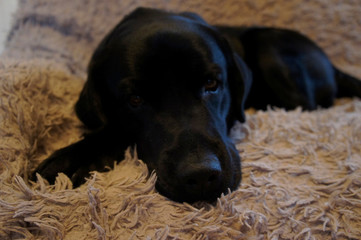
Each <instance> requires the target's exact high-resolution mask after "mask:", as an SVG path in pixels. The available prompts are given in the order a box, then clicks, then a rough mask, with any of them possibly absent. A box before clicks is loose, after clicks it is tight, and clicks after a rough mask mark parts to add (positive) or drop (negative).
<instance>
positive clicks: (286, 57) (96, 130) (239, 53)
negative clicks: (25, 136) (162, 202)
mask: <svg viewBox="0 0 361 240" xmlns="http://www.w3.org/2000/svg"><path fill="white" fill-rule="evenodd" d="M252 74H253V83H252ZM247 96H248V99H247ZM336 96H358V97H361V82H360V81H358V80H357V79H355V78H353V77H351V76H348V75H346V74H343V73H342V72H340V71H339V70H337V69H335V68H334V67H333V65H332V64H331V63H330V61H329V60H328V58H327V57H326V55H325V54H324V53H323V52H322V50H321V49H320V48H318V47H317V46H316V45H315V44H314V43H313V42H311V41H310V40H308V39H307V38H305V37H304V36H302V35H300V34H298V33H295V32H293V31H289V30H279V29H272V28H249V29H247V28H244V29H242V28H230V27H212V26H210V25H208V24H207V23H206V22H205V21H204V20H203V19H201V18H200V17H199V16H198V15H196V14H192V13H182V14H173V13H167V12H163V11H159V10H152V9H144V8H140V9H137V10H136V11H134V12H133V13H131V14H130V15H129V16H127V17H126V18H125V19H124V20H123V21H121V22H120V23H119V24H118V25H117V26H116V27H115V29H114V30H113V31H111V33H110V34H109V35H108V36H107V37H106V38H105V39H104V40H103V41H102V42H101V44H100V45H99V47H98V48H97V50H96V51H95V53H94V55H93V57H92V60H91V62H90V65H89V72H88V81H87V83H86V84H85V86H84V89H83V91H82V93H81V95H80V98H79V100H78V102H77V104H76V112H77V115H78V117H79V119H80V120H81V121H82V122H83V123H84V124H85V126H86V127H88V128H89V129H90V131H91V133H90V134H87V135H86V136H85V137H84V139H83V140H81V141H79V142H77V143H75V144H73V145H70V146H69V147H66V148H63V149H60V150H58V151H57V152H55V153H54V154H53V155H52V156H50V158H48V159H47V160H46V161H44V162H43V163H42V164H41V165H40V166H39V167H38V169H37V170H36V172H38V173H40V174H41V175H42V176H44V177H45V178H46V179H48V180H49V181H51V182H52V181H54V179H55V177H56V175H57V173H58V172H64V173H65V174H67V175H68V176H70V177H71V178H72V181H73V183H74V185H75V186H77V185H79V184H80V183H81V182H83V181H84V177H85V176H87V175H88V174H89V171H91V170H103V169H104V167H105V166H112V163H113V161H114V160H119V159H122V156H123V153H124V150H125V148H126V147H127V146H130V145H135V144H136V146H137V151H138V154H139V156H140V158H141V159H143V160H144V161H145V162H146V163H147V165H148V167H149V168H150V169H151V170H155V171H156V173H157V175H158V180H157V185H156V187H157V189H158V190H159V191H160V192H161V193H162V194H164V195H166V196H168V197H170V198H172V199H174V200H177V201H188V202H193V201H197V200H207V201H212V200H214V199H215V198H216V197H218V196H220V194H221V193H223V192H227V191H228V188H230V189H235V188H236V187H237V186H238V184H239V182H240V180H241V171H240V158H239V155H238V151H237V150H236V149H235V147H234V145H233V143H232V141H231V140H230V139H229V137H228V132H229V130H230V128H231V127H232V125H233V123H234V122H235V121H236V120H238V121H241V122H244V121H245V116H244V107H245V106H246V107H249V106H253V107H256V108H265V107H266V106H267V105H269V104H270V105H275V106H279V107H284V108H286V109H290V108H294V107H296V106H302V107H303V108H304V109H315V108H316V107H317V106H323V107H328V106H330V105H332V103H333V100H334V98H335V97H336Z"/></svg>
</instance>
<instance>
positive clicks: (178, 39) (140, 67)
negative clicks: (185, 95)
mask: <svg viewBox="0 0 361 240" xmlns="http://www.w3.org/2000/svg"><path fill="white" fill-rule="evenodd" d="M175 23H177V21H175ZM175 23H174V22H173V23H167V24H155V26H153V27H156V29H153V30H152V31H150V32H149V33H146V34H144V35H142V34H141V33H138V34H139V35H138V36H135V37H134V39H133V41H132V43H133V44H131V46H129V47H130V49H129V51H128V53H131V54H129V55H128V58H130V59H129V60H128V62H130V63H133V65H132V66H130V68H131V70H132V74H133V75H136V78H140V79H144V78H157V80H159V81H161V80H162V79H163V80H164V79H167V81H169V80H170V79H169V78H171V77H173V78H177V77H178V78H187V77H190V76H189V75H193V76H192V77H196V76H197V75H204V74H205V72H207V71H209V70H210V68H212V67H213V66H214V65H215V64H216V65H218V66H219V67H220V68H225V65H226V63H225V56H224V55H223V53H222V50H221V48H220V46H219V44H218V43H217V41H216V39H214V38H213V37H212V36H211V35H209V34H207V33H206V32H205V31H202V30H201V29H199V28H197V27H195V26H193V24H190V23H187V24H185V25H184V26H183V24H181V26H180V24H175ZM149 27H150V28H152V25H151V26H149ZM184 80H186V79H184Z"/></svg>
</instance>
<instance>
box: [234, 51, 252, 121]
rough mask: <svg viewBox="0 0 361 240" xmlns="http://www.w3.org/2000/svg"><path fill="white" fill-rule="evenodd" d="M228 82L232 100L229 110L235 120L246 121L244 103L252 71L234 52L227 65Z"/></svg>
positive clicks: (250, 82) (249, 87)
mask: <svg viewBox="0 0 361 240" xmlns="http://www.w3.org/2000/svg"><path fill="white" fill-rule="evenodd" d="M228 83H229V88H230V92H231V101H232V104H231V108H232V109H231V111H232V113H233V115H234V117H235V118H236V120H238V121H240V122H242V123H243V122H245V121H246V116H245V114H244V105H245V102H246V99H247V96H248V93H249V91H250V89H251V85H252V72H251V70H250V69H249V68H248V67H247V65H246V63H245V62H244V61H243V59H242V58H241V57H240V56H239V55H238V54H236V53H232V57H231V63H230V64H229V67H228Z"/></svg>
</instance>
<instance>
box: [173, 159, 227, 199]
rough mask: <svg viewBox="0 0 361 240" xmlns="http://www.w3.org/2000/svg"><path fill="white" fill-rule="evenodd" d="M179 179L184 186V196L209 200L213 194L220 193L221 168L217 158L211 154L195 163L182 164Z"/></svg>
mask: <svg viewBox="0 0 361 240" xmlns="http://www.w3.org/2000/svg"><path fill="white" fill-rule="evenodd" d="M184 165H185V166H184ZM179 180H180V181H181V184H182V185H183V186H184V195H186V196H185V197H186V198H194V199H197V200H210V198H214V197H215V195H220V192H219V191H220V190H219V189H220V185H221V181H222V168H221V165H220V163H219V160H218V158H217V157H216V156H214V155H211V156H207V157H206V158H204V159H203V160H202V161H199V162H197V163H188V164H183V167H182V168H181V169H180V171H179Z"/></svg>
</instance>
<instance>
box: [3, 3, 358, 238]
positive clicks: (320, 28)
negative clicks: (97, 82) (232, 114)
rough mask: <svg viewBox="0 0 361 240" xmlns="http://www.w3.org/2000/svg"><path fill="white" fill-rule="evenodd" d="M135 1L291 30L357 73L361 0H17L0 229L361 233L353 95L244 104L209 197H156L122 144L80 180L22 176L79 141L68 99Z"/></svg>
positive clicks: (7, 56)
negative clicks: (309, 102) (225, 171)
mask: <svg viewBox="0 0 361 240" xmlns="http://www.w3.org/2000/svg"><path fill="white" fill-rule="evenodd" d="M140 5H142V6H151V7H156V8H163V9H168V10H175V11H193V12H197V13H199V14H201V15H202V16H203V17H204V18H205V19H206V20H207V21H208V22H210V23H213V24H215V23H217V24H228V25H247V26H250V25H267V26H278V27H287V28H292V29H297V30H299V31H301V32H303V33H304V34H306V35H308V36H309V37H311V38H312V39H313V40H315V41H317V42H318V43H319V44H320V45H321V46H322V47H323V48H324V49H325V51H326V52H327V54H328V55H329V56H330V57H331V59H332V61H333V62H334V63H335V65H337V66H338V67H340V68H341V69H344V70H347V71H348V72H349V73H351V74H353V75H355V76H358V77H359V78H361V48H360V46H361V27H360V25H361V7H360V3H359V1H358V0H345V1H338V0H313V1H304V0H277V1H275V0H269V1H257V0H256V1H255V0H244V1H238V0H226V1H219V0H194V1H184V0H182V1H180V0H153V1H136V0H133V1H130V0H119V1H116V0H107V1H97V0H76V1H74V0H62V1H49V0H32V1H25V0H23V1H21V3H20V9H19V11H18V12H17V13H16V15H15V19H14V23H13V28H12V30H11V31H10V33H9V38H8V42H7V46H6V49H5V51H4V53H3V54H2V56H1V59H0V135H1V138H0V239H360V236H361V192H360V188H361V101H360V100H359V99H353V100H352V99H346V100H342V101H338V104H337V105H336V106H334V107H332V108H330V109H327V110H317V111H314V112H302V111H301V110H300V109H296V110H294V111H290V112H285V111H283V110H281V109H269V110H268V111H265V112H263V111H253V110H249V111H247V119H248V120H247V123H246V124H244V125H236V126H235V127H234V129H233V131H232V136H233V138H234V140H235V142H236V143H237V148H238V149H239V152H240V156H241V157H242V173H243V180H242V183H241V185H240V187H239V189H237V190H236V191H234V192H232V193H229V194H227V195H225V196H222V197H221V198H220V199H219V200H218V201H217V203H215V204H214V205H210V204H206V203H196V204H193V205H189V204H186V203H184V204H182V203H176V202H173V201H170V200H168V199H167V198H165V197H163V196H162V195H160V194H158V193H157V192H156V190H155V188H154V183H155V181H156V174H155V173H149V172H148V170H147V167H146V165H145V164H144V163H143V162H142V161H140V160H138V159H137V156H136V153H134V152H132V151H130V150H129V151H128V152H127V153H126V155H125V160H123V161H121V162H120V163H119V164H115V165H114V170H111V171H109V172H107V173H98V172H94V173H93V175H92V177H91V178H90V179H89V180H88V181H87V183H86V184H84V185H82V186H81V187H80V188H77V189H72V185H71V182H70V180H69V179H68V178H67V177H66V176H65V175H63V174H60V175H59V177H58V178H57V181H56V183H55V185H50V186H49V185H48V184H47V183H46V182H45V181H44V180H43V179H42V178H41V177H39V179H38V181H37V182H36V183H32V182H30V181H28V174H29V173H30V172H31V171H32V170H34V169H35V167H36V166H37V165H38V164H39V163H40V162H41V161H42V160H43V159H45V158H46V156H48V155H49V154H51V153H52V152H53V151H54V150H56V149H58V148H60V147H63V146H66V145H68V144H70V143H72V142H75V141H77V140H79V139H80V137H81V133H82V129H81V123H80V122H79V120H77V119H76V117H75V114H74V111H73V105H74V103H75V101H76V100H77V96H78V94H79V92H80V90H81V87H82V85H83V83H84V80H85V78H86V66H87V62H88V60H89V58H90V56H91V54H92V51H93V50H94V48H95V47H96V45H97V44H98V42H99V41H100V40H101V38H102V37H104V35H105V34H106V32H107V31H109V30H110V29H111V28H112V27H113V26H114V25H115V24H116V23H117V22H118V21H119V20H120V19H121V18H122V17H123V16H124V15H125V14H127V13H129V12H130V11H131V10H133V9H134V8H135V7H136V6H140ZM114 160H116V159H114Z"/></svg>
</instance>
